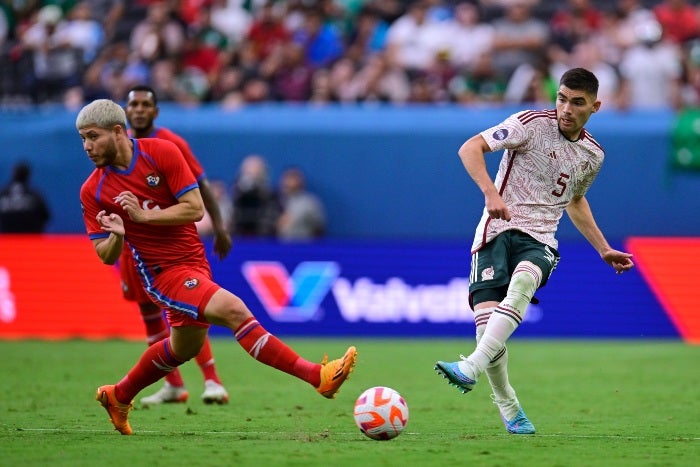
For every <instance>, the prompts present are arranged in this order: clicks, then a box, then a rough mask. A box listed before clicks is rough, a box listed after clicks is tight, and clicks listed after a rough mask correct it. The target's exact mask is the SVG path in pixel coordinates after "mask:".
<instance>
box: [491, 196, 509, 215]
mask: <svg viewBox="0 0 700 467" xmlns="http://www.w3.org/2000/svg"><path fill="white" fill-rule="evenodd" d="M486 212H488V213H489V217H490V218H491V219H502V220H504V221H510V211H509V210H508V206H506V203H505V202H504V201H503V198H501V195H499V194H498V193H494V194H493V195H490V196H486Z"/></svg>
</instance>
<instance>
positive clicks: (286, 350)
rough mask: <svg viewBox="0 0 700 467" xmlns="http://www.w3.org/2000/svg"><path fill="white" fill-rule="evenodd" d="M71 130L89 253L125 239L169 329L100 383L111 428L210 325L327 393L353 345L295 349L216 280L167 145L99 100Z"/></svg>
mask: <svg viewBox="0 0 700 467" xmlns="http://www.w3.org/2000/svg"><path fill="white" fill-rule="evenodd" d="M75 125H76V128H77V129H78V133H79V134H80V137H81V139H82V141H83V149H84V150H85V152H86V153H87V156H88V157H89V158H90V160H91V161H92V162H93V164H94V165H95V170H94V171H93V172H92V173H91V174H90V175H89V176H88V178H87V179H86V181H85V182H84V183H83V186H82V187H81V189H80V202H81V205H82V209H83V221H84V222H85V226H86V230H87V233H88V236H89V238H90V240H91V241H92V244H93V246H94V248H95V252H96V253H97V255H98V257H99V258H100V259H101V260H102V262H103V263H105V264H114V263H115V262H116V261H117V260H118V259H119V256H120V254H121V251H122V248H125V247H128V248H129V249H130V250H131V254H132V256H133V258H134V264H135V267H136V269H137V271H138V273H139V276H140V278H141V281H142V284H143V287H144V289H145V290H146V292H147V293H148V295H149V296H150V297H151V299H152V300H153V301H154V302H156V303H157V304H158V305H159V306H161V307H162V308H164V309H165V314H166V317H167V319H168V322H169V323H170V326H171V331H170V332H171V334H170V336H169V337H166V338H165V339H163V340H161V341H159V342H158V343H156V344H155V345H151V346H149V347H148V348H147V349H146V351H145V352H144V353H143V354H142V355H141V357H140V359H139V360H138V362H137V363H136V364H135V365H134V366H133V368H131V370H129V372H128V373H127V374H126V375H125V376H124V377H123V378H122V379H121V380H120V381H119V382H118V383H117V384H108V385H104V386H100V387H99V388H98V389H97V394H96V400H97V401H98V402H100V404H101V405H102V406H103V407H104V408H105V409H106V410H107V413H108V414H109V417H110V420H111V422H112V424H113V425H114V427H115V428H116V429H117V430H118V431H119V432H120V433H121V434H124V435H130V434H132V432H133V431H132V429H131V425H130V424H129V420H128V415H129V411H130V409H131V407H132V400H133V398H134V397H135V396H136V395H137V394H138V393H139V392H140V391H141V390H142V389H144V388H145V387H147V386H149V385H151V384H153V383H155V382H156V381H158V380H159V379H161V378H163V377H165V376H166V375H168V374H169V373H170V372H172V371H173V370H174V369H175V368H177V367H178V366H179V365H181V364H183V363H184V362H185V361H187V360H189V359H191V358H193V357H195V356H196V355H197V354H198V353H199V352H200V351H201V349H202V346H203V345H204V342H205V340H206V337H207V331H208V329H209V326H210V325H211V324H216V325H220V326H225V327H227V328H229V329H231V331H232V332H233V334H234V336H235V338H236V340H237V341H238V343H239V345H240V346H241V347H243V349H245V350H246V352H248V353H249V354H250V355H251V356H252V357H253V358H255V359H256V360H258V361H259V362H261V363H264V364H266V365H269V366H271V367H273V368H276V369H278V370H280V371H283V372H285V373H288V374H290V375H293V376H295V377H297V378H299V379H301V380H303V381H306V382H307V383H309V384H310V385H312V386H313V387H315V388H316V391H317V392H319V393H320V394H321V395H322V396H324V397H326V398H329V399H330V398H334V397H335V395H336V393H337V392H338V390H339V389H340V386H341V385H342V384H343V383H344V382H345V380H346V379H347V378H348V376H349V375H350V373H351V372H352V370H353V368H354V366H355V363H356V361H357V351H356V349H355V347H354V346H350V347H348V349H347V350H346V352H345V354H344V355H343V356H342V357H341V358H338V359H336V360H332V361H330V362H329V361H328V358H327V356H325V357H324V359H323V360H322V362H321V363H320V364H319V363H313V362H311V361H309V360H306V359H304V358H302V357H301V356H299V355H298V354H297V353H296V352H295V351H294V350H293V349H291V348H290V347H289V346H287V345H286V344H285V343H284V342H282V341H281V340H280V339H278V338H277V337H275V336H273V335H272V334H270V333H269V332H267V330H265V328H263V327H262V325H261V324H260V323H259V322H258V321H257V320H256V319H255V316H254V315H253V314H252V312H251V311H250V310H249V309H248V307H247V306H246V304H245V303H244V302H243V301H242V300H241V299H240V298H239V297H237V296H236V295H234V294H233V293H231V292H230V291H228V290H226V289H224V288H222V287H221V286H219V285H218V284H217V283H216V282H214V281H213V279H212V275H211V269H210V266H209V262H208V261H207V257H206V255H205V251H204V244H203V243H202V240H201V239H200V237H199V235H198V233H197V229H196V226H195V222H196V221H198V220H200V219H201V218H202V216H203V214H204V207H203V204H204V203H203V201H202V197H201V195H200V189H199V185H198V184H197V180H196V179H195V177H194V175H193V174H192V171H191V170H190V169H189V168H188V167H187V163H186V162H185V159H184V157H183V156H182V154H181V152H180V151H179V150H178V149H177V146H175V144H174V143H172V142H170V141H166V140H161V139H155V138H144V139H132V138H130V137H129V135H128V134H127V130H126V114H125V112H124V109H122V108H121V107H120V106H119V105H118V104H116V103H115V102H113V101H111V100H108V99H99V100H96V101H94V102H92V103H90V104H88V105H86V106H85V107H83V108H82V110H81V111H80V112H79V114H78V117H77V118H76V123H75Z"/></svg>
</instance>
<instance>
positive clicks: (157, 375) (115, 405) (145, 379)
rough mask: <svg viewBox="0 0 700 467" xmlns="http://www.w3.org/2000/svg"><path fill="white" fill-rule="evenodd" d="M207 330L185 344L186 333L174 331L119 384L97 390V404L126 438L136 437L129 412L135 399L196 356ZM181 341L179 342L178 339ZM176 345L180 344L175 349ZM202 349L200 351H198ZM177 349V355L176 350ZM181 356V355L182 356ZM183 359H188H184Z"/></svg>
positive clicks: (193, 334) (195, 330) (192, 334)
mask: <svg viewBox="0 0 700 467" xmlns="http://www.w3.org/2000/svg"><path fill="white" fill-rule="evenodd" d="M206 333H207V327H202V328H199V327H193V330H192V331H191V332H190V333H188V334H186V337H187V340H186V343H185V344H182V342H183V341H185V339H183V337H182V336H183V332H176V330H175V328H173V330H172V333H171V336H170V337H166V338H165V339H163V340H162V341H159V342H156V343H155V344H153V345H151V346H149V347H148V348H147V349H146V351H145V352H144V353H143V354H142V355H141V358H139V360H138V362H137V363H136V365H134V366H133V367H132V368H131V370H129V372H128V373H127V374H126V376H124V377H123V378H122V379H121V381H119V382H118V383H117V384H114V385H112V384H110V385H105V386H100V387H99V388H97V395H96V397H95V398H96V399H97V401H99V402H100V404H102V406H103V407H104V408H105V409H106V410H107V413H109V417H110V420H111V421H112V424H113V425H114V427H115V428H116V429H117V430H118V431H119V432H120V433H122V434H124V435H130V434H131V433H132V430H131V426H130V425H129V421H128V414H129V410H130V409H131V406H132V401H133V399H134V397H136V395H137V394H138V393H139V392H140V391H141V390H142V389H144V388H145V387H147V386H149V385H151V384H153V383H155V382H156V381H158V380H159V379H161V378H163V377H164V376H166V375H167V374H168V373H170V372H171V371H173V370H174V369H175V368H177V367H178V366H180V365H182V364H183V363H185V362H186V361H187V360H188V359H189V358H191V356H192V355H196V354H197V353H198V352H199V348H201V345H202V343H203V342H204V338H205V337H206ZM178 337H179V338H178ZM174 343H180V344H179V346H177V347H175V346H174V345H173V344H174ZM197 345H199V348H198V347H196V346H197ZM176 348H177V351H176V350H175V349H176ZM178 352H179V354H178ZM180 355H186V356H185V357H182V356H180Z"/></svg>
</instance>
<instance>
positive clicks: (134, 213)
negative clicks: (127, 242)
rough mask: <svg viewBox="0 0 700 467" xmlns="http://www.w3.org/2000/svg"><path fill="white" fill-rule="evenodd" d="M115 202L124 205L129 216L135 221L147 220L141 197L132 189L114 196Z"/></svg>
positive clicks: (123, 207)
mask: <svg viewBox="0 0 700 467" xmlns="http://www.w3.org/2000/svg"><path fill="white" fill-rule="evenodd" d="M114 202H115V203H117V204H118V205H120V206H121V207H122V209H123V210H124V212H126V213H127V215H128V216H129V218H130V219H131V220H132V221H134V222H145V221H146V217H145V213H144V210H143V209H141V205H140V204H139V199H138V198H137V197H136V195H135V194H133V193H132V192H130V191H122V192H121V193H119V194H118V195H117V196H115V197H114Z"/></svg>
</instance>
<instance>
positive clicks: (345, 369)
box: [316, 346, 357, 399]
mask: <svg viewBox="0 0 700 467" xmlns="http://www.w3.org/2000/svg"><path fill="white" fill-rule="evenodd" d="M355 363H357V350H356V349H355V347H354V346H350V347H348V350H346V351H345V355H343V358H338V359H336V360H331V361H330V362H329V361H328V355H324V357H323V361H322V362H321V365H322V366H321V383H320V384H319V385H318V387H317V388H316V390H317V391H318V392H319V394H321V395H322V396H323V397H326V398H328V399H334V398H335V395H336V394H337V393H338V391H339V390H340V386H341V385H342V384H343V383H344V382H345V380H346V379H348V378H349V377H350V373H352V370H353V369H354V368H355Z"/></svg>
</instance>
